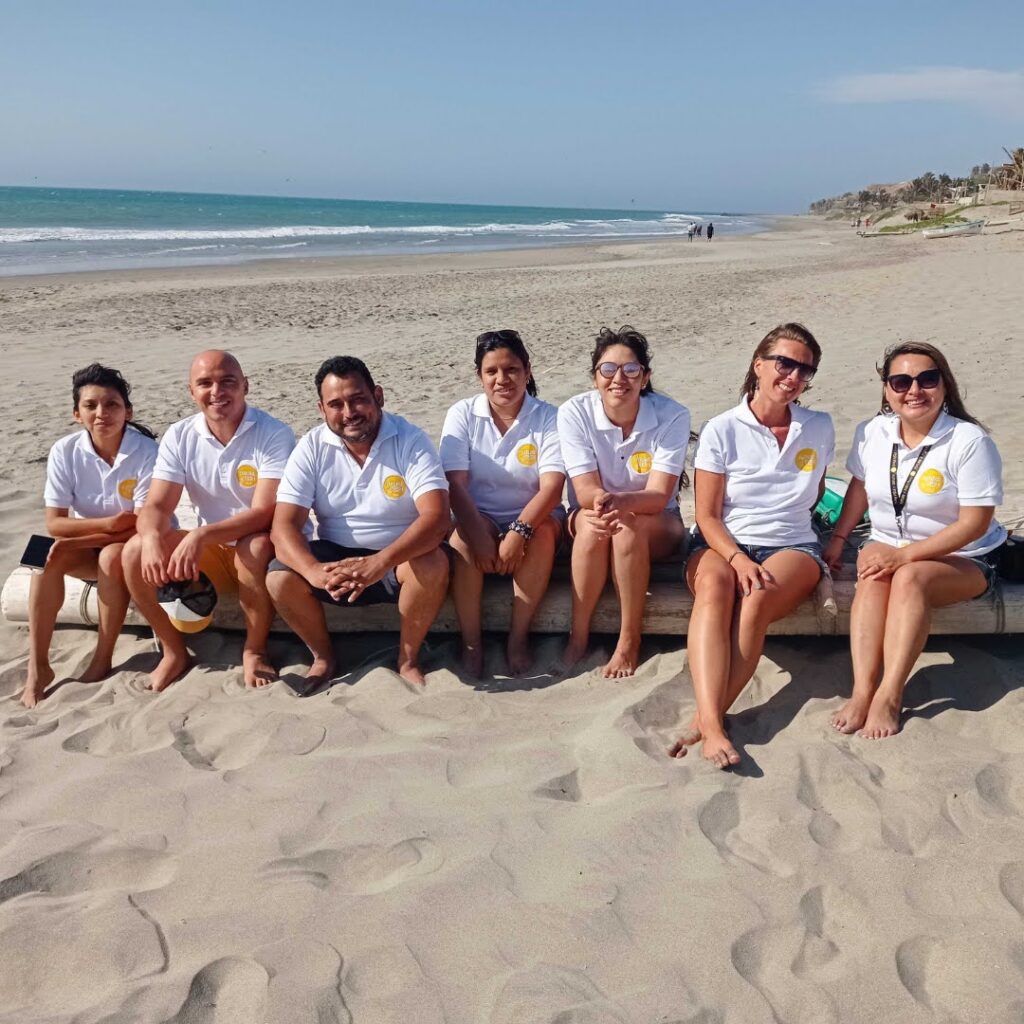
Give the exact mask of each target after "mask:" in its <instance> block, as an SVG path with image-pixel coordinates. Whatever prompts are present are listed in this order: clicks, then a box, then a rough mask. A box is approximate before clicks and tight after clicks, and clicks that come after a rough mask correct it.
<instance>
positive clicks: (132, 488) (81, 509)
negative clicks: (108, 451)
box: [43, 427, 157, 519]
mask: <svg viewBox="0 0 1024 1024" xmlns="http://www.w3.org/2000/svg"><path fill="white" fill-rule="evenodd" d="M156 453H157V443H156V441H154V440H153V439H152V438H151V437H146V435H145V434H140V433H139V432H138V431H137V430H133V429H132V428H131V427H128V428H126V429H125V432H124V436H123V437H122V438H121V447H120V448H119V449H118V451H117V455H116V457H115V458H114V464H113V465H112V466H109V465H107V463H106V461H105V460H104V459H102V458H101V457H100V456H99V455H97V454H96V449H95V448H93V446H92V438H91V437H90V436H89V431H88V430H78V431H75V433H73V434H68V436H67V437H62V438H61V439H60V440H59V441H58V442H57V443H56V444H55V445H54V446H53V447H52V448H51V449H50V454H49V455H48V456H47V459H46V489H45V491H44V492H43V500H44V501H45V503H46V507H47V508H66V509H70V510H71V514H72V515H73V516H74V517H76V518H78V519H100V518H102V517H105V516H113V515H116V514H117V513H118V512H132V511H134V510H135V509H137V508H141V507H142V504H143V502H144V501H145V500H146V495H147V494H148V493H149V481H150V478H151V477H152V475H153V464H154V462H156Z"/></svg>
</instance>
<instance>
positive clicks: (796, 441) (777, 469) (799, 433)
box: [693, 398, 836, 547]
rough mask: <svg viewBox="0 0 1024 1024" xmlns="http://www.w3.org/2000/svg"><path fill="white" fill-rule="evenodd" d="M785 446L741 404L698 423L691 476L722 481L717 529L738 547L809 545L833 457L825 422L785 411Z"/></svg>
mask: <svg viewBox="0 0 1024 1024" xmlns="http://www.w3.org/2000/svg"><path fill="white" fill-rule="evenodd" d="M789 408H790V414H791V421H790V425H789V433H788V434H787V435H786V440H785V443H784V444H783V445H782V447H781V448H780V447H779V442H778V441H777V440H776V438H775V435H774V434H773V433H772V432H771V430H770V429H769V428H768V427H766V426H764V424H762V423H759V422H758V420H757V417H756V416H755V415H754V414H753V413H752V412H751V411H750V404H749V403H748V401H747V399H746V398H744V399H743V401H742V402H740V404H739V405H737V406H736V407H735V408H733V409H730V410H728V412H723V413H721V414H719V415H718V416H715V417H713V418H712V419H710V420H708V421H707V423H705V424H704V427H703V428H702V430H701V432H700V440H699V441H698V442H697V452H696V454H695V455H694V458H693V466H694V469H702V470H704V471H705V472H708V473H718V474H720V475H721V476H724V477H725V495H724V501H723V503H722V522H723V523H724V524H725V528H726V529H727V530H728V531H729V533H731V534H732V536H733V539H734V540H735V541H736V542H737V543H739V544H752V545H758V546H760V545H770V546H772V547H780V546H782V545H784V544H809V543H812V542H813V541H816V540H817V539H818V538H817V536H816V535H815V533H814V530H813V529H812V528H811V510H812V509H813V507H814V506H815V505H816V504H817V501H818V487H819V485H820V483H821V478H822V477H823V476H824V475H825V467H826V466H827V465H828V464H829V462H830V461H831V460H832V457H833V456H834V455H835V443H836V433H835V429H834V428H833V426H832V417H831V416H829V415H828V413H825V412H813V411H811V410H810V409H804V408H802V407H801V406H799V405H790V407H789Z"/></svg>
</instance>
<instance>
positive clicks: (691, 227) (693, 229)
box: [686, 224, 696, 242]
mask: <svg viewBox="0 0 1024 1024" xmlns="http://www.w3.org/2000/svg"><path fill="white" fill-rule="evenodd" d="M695 230H696V228H695V227H694V225H693V224H691V225H690V227H689V228H688V229H687V232H686V237H687V238H688V239H689V240H690V241H691V242H692V241H693V233H694V231H695Z"/></svg>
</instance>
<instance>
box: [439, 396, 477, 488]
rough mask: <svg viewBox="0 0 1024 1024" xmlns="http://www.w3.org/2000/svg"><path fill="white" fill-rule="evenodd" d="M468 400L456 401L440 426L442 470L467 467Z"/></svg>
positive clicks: (466, 468) (465, 468)
mask: <svg viewBox="0 0 1024 1024" xmlns="http://www.w3.org/2000/svg"><path fill="white" fill-rule="evenodd" d="M470 404H471V403H469V402H465V401H463V402H456V403H455V405H453V406H452V407H451V408H450V409H449V410H448V412H447V414H446V415H445V418H444V426H443V427H442V428H441V465H442V466H443V467H444V471H445V472H446V473H448V472H459V471H464V470H468V469H469V416H470V412H471V410H470Z"/></svg>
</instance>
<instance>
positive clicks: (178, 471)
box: [152, 420, 189, 484]
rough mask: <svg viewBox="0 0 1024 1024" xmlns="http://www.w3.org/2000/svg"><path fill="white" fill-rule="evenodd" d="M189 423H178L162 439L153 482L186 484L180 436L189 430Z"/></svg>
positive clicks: (154, 467)
mask: <svg viewBox="0 0 1024 1024" xmlns="http://www.w3.org/2000/svg"><path fill="white" fill-rule="evenodd" d="M188 423H189V421H188V420H185V421H184V423H176V424H174V426H172V427H171V428H170V429H169V430H168V431H167V432H166V433H165V434H164V436H163V437H162V438H160V447H159V449H158V450H157V453H156V464H155V465H154V466H153V474H152V480H166V481H168V482H169V483H172V484H184V483H185V463H184V462H183V461H182V458H181V445H180V434H181V431H182V430H183V429H189V426H188Z"/></svg>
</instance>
